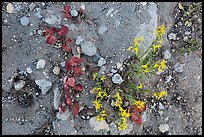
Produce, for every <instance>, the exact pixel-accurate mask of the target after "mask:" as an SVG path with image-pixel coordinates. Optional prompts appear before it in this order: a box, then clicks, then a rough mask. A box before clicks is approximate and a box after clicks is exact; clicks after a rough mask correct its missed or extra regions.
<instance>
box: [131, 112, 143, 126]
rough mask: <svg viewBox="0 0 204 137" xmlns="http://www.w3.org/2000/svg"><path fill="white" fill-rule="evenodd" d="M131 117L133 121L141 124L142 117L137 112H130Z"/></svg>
mask: <svg viewBox="0 0 204 137" xmlns="http://www.w3.org/2000/svg"><path fill="white" fill-rule="evenodd" d="M131 119H132V121H133V122H135V123H137V124H139V125H141V124H142V117H141V115H140V114H139V113H131Z"/></svg>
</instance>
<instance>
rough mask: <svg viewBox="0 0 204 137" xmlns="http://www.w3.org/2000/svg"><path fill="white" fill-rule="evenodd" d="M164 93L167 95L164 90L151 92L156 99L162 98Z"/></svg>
mask: <svg viewBox="0 0 204 137" xmlns="http://www.w3.org/2000/svg"><path fill="white" fill-rule="evenodd" d="M166 95H167V93H166V91H161V92H154V93H153V97H155V98H156V99H157V100H159V99H161V98H163V97H164V96H166Z"/></svg>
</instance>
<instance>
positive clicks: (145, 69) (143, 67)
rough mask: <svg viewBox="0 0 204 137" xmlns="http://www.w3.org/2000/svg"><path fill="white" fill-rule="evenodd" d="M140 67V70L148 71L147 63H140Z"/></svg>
mask: <svg viewBox="0 0 204 137" xmlns="http://www.w3.org/2000/svg"><path fill="white" fill-rule="evenodd" d="M141 68H142V71H143V72H145V73H148V72H149V68H148V63H147V64H145V65H141Z"/></svg>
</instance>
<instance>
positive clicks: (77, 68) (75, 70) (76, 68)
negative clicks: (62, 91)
mask: <svg viewBox="0 0 204 137" xmlns="http://www.w3.org/2000/svg"><path fill="white" fill-rule="evenodd" d="M73 72H74V75H81V74H82V73H81V69H80V67H74V68H73Z"/></svg>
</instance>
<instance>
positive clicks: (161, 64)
mask: <svg viewBox="0 0 204 137" xmlns="http://www.w3.org/2000/svg"><path fill="white" fill-rule="evenodd" d="M165 63H166V61H165V60H164V59H163V60H162V61H160V62H159V61H157V62H156V63H155V65H154V67H153V68H157V69H158V71H159V72H162V70H163V69H165V68H166V64H165Z"/></svg>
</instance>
